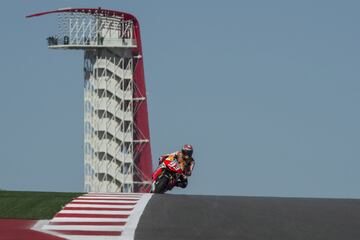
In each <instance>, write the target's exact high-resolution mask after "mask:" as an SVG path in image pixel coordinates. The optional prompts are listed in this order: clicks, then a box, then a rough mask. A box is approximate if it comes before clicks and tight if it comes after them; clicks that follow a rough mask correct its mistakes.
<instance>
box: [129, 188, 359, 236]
mask: <svg viewBox="0 0 360 240" xmlns="http://www.w3.org/2000/svg"><path fill="white" fill-rule="evenodd" d="M135 239H136V240H143V239H144V240H145V239H146V240H162V239H164V240H165V239H166V240H168V239H171V240H175V239H182V240H183V239H185V240H190V239H237V240H238V239H240V240H271V239H275V240H292V239H296V240H305V239H306V240H320V239H321V240H332V239H334V240H347V239H349V240H359V239H360V200H351V199H309V198H267V197H224V196H191V195H188V196H187V195H170V194H165V195H159V194H155V195H154V196H153V197H152V198H151V199H150V201H149V202H148V205H147V206H146V208H145V210H144V212H143V215H142V217H141V219H140V221H139V224H138V227H137V229H136V232H135Z"/></svg>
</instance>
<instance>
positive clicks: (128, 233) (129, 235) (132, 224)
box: [119, 193, 153, 240]
mask: <svg viewBox="0 0 360 240" xmlns="http://www.w3.org/2000/svg"><path fill="white" fill-rule="evenodd" d="M152 196H153V194H152V193H144V194H143V196H142V197H141V198H140V200H139V201H138V203H137V204H136V205H135V208H134V210H133V212H132V214H131V215H130V216H129V218H128V220H127V222H126V225H125V227H124V231H123V232H122V234H121V236H120V238H119V240H133V239H134V238H135V230H136V228H137V225H138V223H139V221H140V218H141V215H142V214H143V212H144V210H145V207H146V205H147V204H148V202H149V201H150V199H151V197H152Z"/></svg>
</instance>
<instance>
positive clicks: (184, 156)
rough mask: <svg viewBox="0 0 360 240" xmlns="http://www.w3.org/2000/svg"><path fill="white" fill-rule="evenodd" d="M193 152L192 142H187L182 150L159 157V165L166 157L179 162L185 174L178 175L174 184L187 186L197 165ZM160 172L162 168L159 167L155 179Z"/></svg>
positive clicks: (182, 186)
mask: <svg viewBox="0 0 360 240" xmlns="http://www.w3.org/2000/svg"><path fill="white" fill-rule="evenodd" d="M193 152H194V150H193V147H192V146H191V145H190V144H185V145H184V146H183V147H182V149H181V151H176V152H173V153H170V154H166V155H162V156H161V157H160V158H159V165H161V164H162V163H163V162H164V160H165V159H167V160H170V161H177V162H178V164H179V166H180V168H181V170H182V172H183V175H180V176H179V177H178V179H177V181H176V183H175V184H174V186H177V187H181V188H186V186H187V184H188V179H187V178H188V177H189V176H191V174H192V171H193V169H194V166H195V160H194V158H193V157H192V155H193ZM160 173H161V168H158V169H157V170H156V171H155V172H154V174H153V179H154V180H155V179H156V178H157V176H158V175H159V174H160Z"/></svg>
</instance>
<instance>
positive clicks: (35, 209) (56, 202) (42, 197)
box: [0, 191, 82, 219]
mask: <svg viewBox="0 0 360 240" xmlns="http://www.w3.org/2000/svg"><path fill="white" fill-rule="evenodd" d="M80 195H82V193H60V192H13V191H0V218H19V219H51V218H52V217H53V216H54V215H55V213H57V212H58V211H60V210H61V208H62V207H63V206H65V204H66V203H68V202H70V201H71V200H72V199H74V198H76V197H77V196H80Z"/></svg>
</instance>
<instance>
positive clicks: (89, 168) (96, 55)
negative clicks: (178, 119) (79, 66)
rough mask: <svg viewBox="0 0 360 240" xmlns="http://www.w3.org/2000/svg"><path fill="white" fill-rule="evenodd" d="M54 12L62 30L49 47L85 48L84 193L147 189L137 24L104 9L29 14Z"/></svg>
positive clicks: (149, 169)
mask: <svg viewBox="0 0 360 240" xmlns="http://www.w3.org/2000/svg"><path fill="white" fill-rule="evenodd" d="M54 13H56V14H57V15H58V18H57V21H58V32H57V33H56V34H54V35H52V36H49V37H48V38H47V42H48V47H49V48H50V49H73V50H84V171H85V191H87V192H147V191H148V190H149V188H150V184H151V172H152V160H151V148H150V133H149V123H148V110H147V98H146V88H145V79H144V66H143V55H142V46H141V38H140V27H139V22H138V21H137V19H136V18H135V17H134V16H132V15H130V14H128V13H123V12H118V11H113V10H105V9H101V8H98V9H97V8H67V9H59V10H54V11H49V12H42V13H37V14H32V15H30V16H27V17H37V16H43V15H47V14H54ZM69 167H71V166H69Z"/></svg>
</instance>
